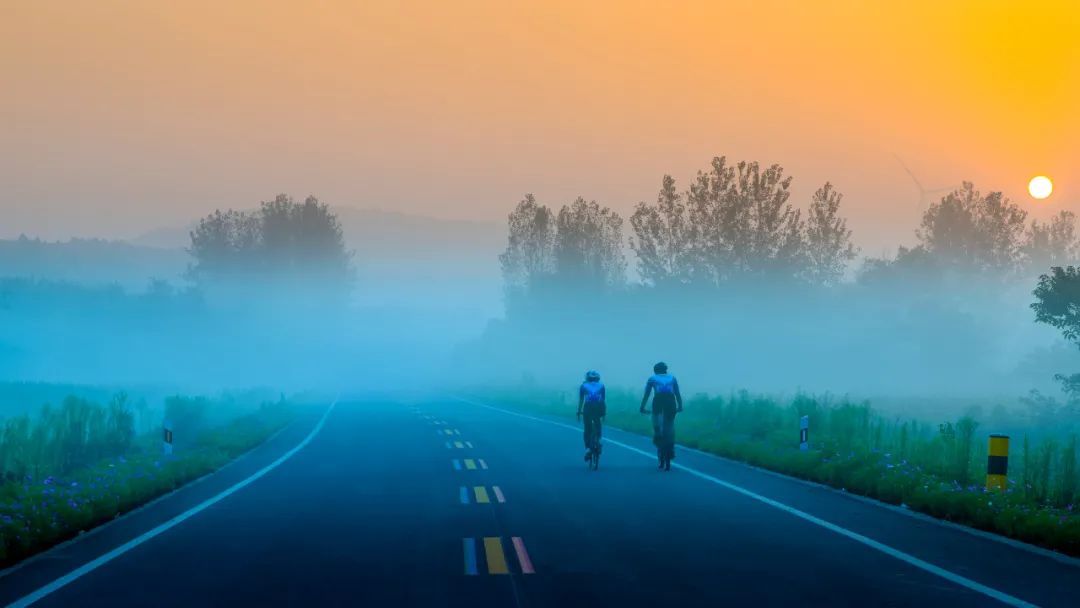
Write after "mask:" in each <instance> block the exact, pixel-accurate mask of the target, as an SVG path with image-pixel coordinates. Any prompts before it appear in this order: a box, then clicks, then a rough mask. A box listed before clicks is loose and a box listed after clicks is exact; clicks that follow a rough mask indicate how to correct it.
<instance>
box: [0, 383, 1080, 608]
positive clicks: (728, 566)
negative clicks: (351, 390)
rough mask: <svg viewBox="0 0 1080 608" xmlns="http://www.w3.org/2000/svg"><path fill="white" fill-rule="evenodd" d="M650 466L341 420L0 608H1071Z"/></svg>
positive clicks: (680, 464) (834, 518) (508, 419)
mask: <svg viewBox="0 0 1080 608" xmlns="http://www.w3.org/2000/svg"><path fill="white" fill-rule="evenodd" d="M651 452H652V448H651V444H650V442H649V440H648V439H647V438H642V437H638V436H634V435H631V434H628V433H622V432H618V431H614V430H610V429H607V430H606V431H605V451H604V456H603V459H602V463H601V467H600V470H599V471H595V472H593V471H588V470H586V467H585V464H584V462H583V461H582V456H581V455H582V446H581V436H580V431H578V430H577V429H575V428H573V426H572V425H567V424H565V423H564V422H561V421H555V420H549V419H544V418H534V417H531V416H523V415H520V414H517V413H513V412H509V411H505V410H501V409H495V408H492V407H490V405H489V404H481V403H477V402H471V403H466V402H462V401H457V400H454V399H450V398H440V399H426V400H416V401H413V402H411V403H393V402H389V401H385V400H372V399H369V400H364V401H343V402H341V403H339V404H337V405H336V406H335V407H334V408H333V409H332V410H330V409H326V408H321V409H319V410H315V409H313V410H312V411H311V413H310V415H309V416H308V417H307V418H306V419H304V420H303V421H301V422H299V423H297V424H296V425H294V426H293V427H290V428H289V429H288V430H287V431H286V432H284V433H282V434H281V435H279V436H278V437H276V438H275V439H273V440H272V441H270V442H268V443H267V444H265V445H264V446H262V447H261V448H259V449H257V450H256V451H255V452H253V453H252V454H250V455H249V456H247V457H245V458H243V459H241V460H240V461H238V462H236V463H234V464H232V465H230V466H229V467H226V468H225V469H223V470H222V471H220V472H219V473H217V474H215V475H212V476H210V477H208V478H206V479H205V480H204V481H201V482H199V483H196V484H193V485H191V486H189V487H187V488H184V489H182V490H180V491H178V492H176V493H175V494H173V495H170V496H169V497H167V498H165V499H162V500H160V501H158V502H155V503H153V504H151V505H149V506H148V507H146V508H144V509H142V510H140V511H138V512H136V513H134V514H131V515H129V516H126V517H124V518H121V519H119V520H117V521H115V522H113V523H111V524H109V525H108V526H105V527H103V528H102V529H100V530H98V531H95V532H94V533H91V534H87V535H85V536H84V537H83V538H81V539H79V540H78V541H76V542H73V543H69V544H67V545H64V546H61V547H58V548H57V549H54V550H53V551H50V552H48V553H46V554H44V555H43V556H40V557H39V558H37V559H34V560H31V561H29V562H28V563H26V564H25V565H24V566H22V567H20V568H17V569H15V570H14V571H12V572H9V573H7V574H5V575H4V576H3V577H0V604H9V603H15V605H24V604H25V603H27V601H28V600H34V602H33V605H35V606H80V607H84V606H238V605H260V606H275V605H296V606H361V605H363V606H389V605H394V606H524V607H533V606H563V607H565V606H578V605H581V606H590V605H592V606H598V605H605V606H658V605H678V606H719V605H732V606H738V605H752V606H772V605H824V606H869V605H873V606H939V605H940V606H987V605H1009V604H1012V605H1025V602H1027V603H1030V604H1033V605H1043V606H1075V605H1077V604H1078V600H1077V597H1080V595H1078V592H1080V569H1078V567H1077V566H1076V565H1075V562H1070V561H1069V560H1062V559H1058V558H1055V557H1052V556H1048V555H1045V554H1041V553H1039V552H1034V551H1030V550H1027V549H1024V548H1022V547H1017V546H1014V545H1011V544H1007V543H1004V542H1000V541H998V540H993V539H989V538H986V537H984V536H979V535H975V534H971V533H969V532H966V531H963V530H959V529H956V528H954V527H948V526H943V525H940V524H938V523H935V522H932V521H928V520H926V519H924V518H919V517H913V516H910V515H908V514H905V513H902V512H899V511H898V510H895V509H890V508H885V507H883V506H881V505H877V504H875V503H872V502H868V501H865V500H859V499H856V498H853V497H850V496H847V495H845V494H843V493H840V492H837V491H834V490H830V489H827V488H822V487H818V486H814V485H811V484H806V483H803V482H799V481H795V480H791V479H787V478H784V477H781V476H778V475H773V474H770V473H766V472H762V471H759V470H755V469H752V468H750V467H746V466H743V465H740V464H737V463H733V462H729V461H726V460H723V459H719V458H715V457H712V456H709V455H706V454H700V453H696V452H693V451H689V450H680V451H679V455H678V457H677V458H676V461H675V462H676V467H675V469H674V470H672V471H671V472H669V473H663V472H660V471H657V470H656V468H655V459H654V458H652V457H651V456H650V454H651ZM253 476H254V477H253ZM223 493H224V495H223ZM110 551H111V553H110ZM103 556H104V557H103ZM95 560H96V561H95ZM80 568H81V570H80ZM65 575H66V578H64V577H65Z"/></svg>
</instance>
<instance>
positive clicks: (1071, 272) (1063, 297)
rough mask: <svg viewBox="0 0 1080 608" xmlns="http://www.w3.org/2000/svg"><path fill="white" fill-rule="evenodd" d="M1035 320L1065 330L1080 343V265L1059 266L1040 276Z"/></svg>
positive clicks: (1063, 333) (1035, 293) (1036, 292)
mask: <svg viewBox="0 0 1080 608" xmlns="http://www.w3.org/2000/svg"><path fill="white" fill-rule="evenodd" d="M1033 293H1034V295H1035V302H1034V303H1033V304H1032V305H1031V308H1032V309H1033V310H1034V311H1035V322H1036V323H1045V324H1047V325H1049V326H1051V327H1054V328H1056V329H1058V330H1060V331H1061V333H1062V335H1063V336H1064V337H1065V339H1066V340H1071V341H1073V342H1078V343H1080V268H1077V267H1076V266H1065V267H1061V266H1055V267H1053V268H1051V269H1050V273H1049V274H1044V275H1042V276H1040V277H1039V284H1038V286H1036V287H1035V291H1034V292H1033Z"/></svg>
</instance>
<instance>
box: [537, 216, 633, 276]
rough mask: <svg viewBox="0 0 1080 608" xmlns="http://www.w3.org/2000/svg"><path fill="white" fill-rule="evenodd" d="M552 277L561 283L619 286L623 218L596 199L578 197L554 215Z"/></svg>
mask: <svg viewBox="0 0 1080 608" xmlns="http://www.w3.org/2000/svg"><path fill="white" fill-rule="evenodd" d="M555 223H556V232H555V247H554V261H555V278H556V279H557V280H558V282H559V284H561V285H562V286H578V285H597V284H599V285H605V286H609V287H611V286H616V285H621V284H622V283H623V282H624V281H625V278H626V259H625V256H624V255H623V250H622V247H623V236H622V225H623V220H622V218H621V217H619V215H618V214H617V213H615V212H614V211H612V210H611V209H609V208H607V207H601V206H600V205H599V204H597V202H596V201H589V202H586V201H585V199H583V198H581V197H578V198H577V200H575V201H574V202H573V203H572V204H570V205H566V206H563V208H562V209H560V210H559V215H558V217H557V218H556V222H555Z"/></svg>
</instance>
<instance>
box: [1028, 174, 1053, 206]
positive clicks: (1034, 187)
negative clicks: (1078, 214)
mask: <svg viewBox="0 0 1080 608" xmlns="http://www.w3.org/2000/svg"><path fill="white" fill-rule="evenodd" d="M1053 191H1054V182H1052V181H1050V178H1049V177H1046V176H1045V175H1037V176H1035V177H1033V178H1031V181H1030V182H1028V192H1030V193H1031V196H1032V198H1037V199H1039V200H1042V199H1044V198H1046V197H1048V196H1050V193H1052V192H1053Z"/></svg>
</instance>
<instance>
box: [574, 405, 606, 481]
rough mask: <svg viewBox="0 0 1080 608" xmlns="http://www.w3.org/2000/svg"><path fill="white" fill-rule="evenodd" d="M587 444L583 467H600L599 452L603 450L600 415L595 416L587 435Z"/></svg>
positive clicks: (595, 468) (593, 468) (594, 468)
mask: <svg viewBox="0 0 1080 608" xmlns="http://www.w3.org/2000/svg"><path fill="white" fill-rule="evenodd" d="M579 419H580V416H579ZM586 444H587V446H588V448H587V449H588V454H587V455H586V458H585V467H586V468H589V469H592V470H593V471H595V470H597V469H598V468H599V467H600V452H602V451H603V445H602V444H601V443H600V417H599V416H597V417H596V421H595V423H594V424H593V425H592V428H591V429H590V430H589V436H588V437H587V439H586Z"/></svg>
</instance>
